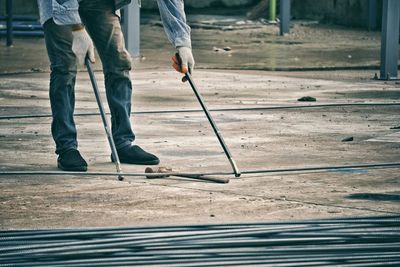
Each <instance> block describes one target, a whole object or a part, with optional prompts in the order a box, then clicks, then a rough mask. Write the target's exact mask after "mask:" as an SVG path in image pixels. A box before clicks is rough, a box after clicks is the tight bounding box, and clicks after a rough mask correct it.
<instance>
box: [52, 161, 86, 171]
mask: <svg viewBox="0 0 400 267" xmlns="http://www.w3.org/2000/svg"><path fill="white" fill-rule="evenodd" d="M57 167H58V168H59V169H61V170H63V171H69V172H85V171H87V166H76V167H69V168H66V167H65V166H63V165H62V164H61V163H60V162H57Z"/></svg>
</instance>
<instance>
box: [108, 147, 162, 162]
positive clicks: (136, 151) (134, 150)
mask: <svg viewBox="0 0 400 267" xmlns="http://www.w3.org/2000/svg"><path fill="white" fill-rule="evenodd" d="M118 157H119V161H120V162H121V163H128V164H137V165H157V164H158V163H160V160H159V159H158V158H157V157H156V156H155V155H153V154H150V153H147V152H146V151H144V150H143V149H141V148H140V147H139V146H136V145H134V146H127V147H124V148H122V149H119V150H118ZM111 161H112V162H114V158H113V156H112V155H111Z"/></svg>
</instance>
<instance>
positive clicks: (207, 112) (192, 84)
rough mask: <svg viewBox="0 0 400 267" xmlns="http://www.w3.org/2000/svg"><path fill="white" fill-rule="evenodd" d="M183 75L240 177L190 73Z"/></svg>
mask: <svg viewBox="0 0 400 267" xmlns="http://www.w3.org/2000/svg"><path fill="white" fill-rule="evenodd" d="M177 58H179V55H178V54H177ZM185 77H186V79H187V80H188V81H189V84H190V86H191V87H192V89H193V92H194V94H195V95H196V97H197V100H198V101H199V103H200V105H201V107H202V108H203V111H204V113H205V114H206V116H207V119H208V121H209V122H210V124H211V127H212V129H213V130H214V133H215V135H216V136H217V138H218V141H219V143H220V144H221V146H222V148H223V150H224V152H225V155H226V157H227V158H228V160H229V162H230V164H231V167H232V169H233V172H234V174H235V176H236V177H240V171H239V169H238V167H237V165H236V162H235V160H234V159H233V157H232V154H231V152H230V151H229V148H228V146H227V145H226V143H225V141H224V139H223V137H222V135H221V133H220V132H219V129H218V127H217V124H216V123H215V121H214V120H213V118H212V116H211V113H210V111H209V110H208V108H207V106H206V104H205V102H204V99H203V97H202V95H201V94H200V92H199V91H198V90H197V87H196V85H195V84H194V81H193V79H192V76H191V75H190V73H185Z"/></svg>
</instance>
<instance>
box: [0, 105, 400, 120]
mask: <svg viewBox="0 0 400 267" xmlns="http://www.w3.org/2000/svg"><path fill="white" fill-rule="evenodd" d="M373 106H377V107H379V106H400V103H397V102H393V103H337V104H317V105H291V106H271V107H265V106H262V107H245V108H214V109H209V111H211V112H235V111H262V110H287V109H289V110H290V109H309V108H337V107H373ZM196 112H203V110H202V109H167V110H149V111H134V112H132V113H131V114H132V115H146V114H170V113H196ZM99 114H100V113H98V112H86V113H75V114H74V116H98V115H99ZM106 114H109V113H106ZM51 117H52V115H51V114H50V113H47V114H34V115H32V114H21V115H3V116H0V120H11V119H31V118H51Z"/></svg>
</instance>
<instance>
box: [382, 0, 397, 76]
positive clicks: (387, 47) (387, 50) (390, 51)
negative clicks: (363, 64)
mask: <svg viewBox="0 0 400 267" xmlns="http://www.w3.org/2000/svg"><path fill="white" fill-rule="evenodd" d="M399 20H400V1H399V0H383V15H382V37H381V38H382V40H381V73H380V74H381V76H380V78H381V79H382V80H390V79H397V66H398V63H397V62H398V59H399V30H400V29H399V25H400V24H399V23H400V22H399Z"/></svg>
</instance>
